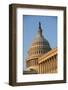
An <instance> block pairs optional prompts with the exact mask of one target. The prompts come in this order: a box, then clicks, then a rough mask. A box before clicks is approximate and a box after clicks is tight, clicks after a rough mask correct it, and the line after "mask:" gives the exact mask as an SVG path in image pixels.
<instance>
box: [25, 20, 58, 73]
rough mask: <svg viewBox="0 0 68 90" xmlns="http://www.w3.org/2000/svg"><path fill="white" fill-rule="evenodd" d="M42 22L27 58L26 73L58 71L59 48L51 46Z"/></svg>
mask: <svg viewBox="0 0 68 90" xmlns="http://www.w3.org/2000/svg"><path fill="white" fill-rule="evenodd" d="M42 31H43V30H42V27H41V23H40V22H39V27H38V31H37V34H36V37H35V39H34V40H33V42H32V45H31V47H30V48H29V50H28V57H27V58H26V67H27V71H26V72H24V74H45V73H57V48H53V49H52V48H51V47H50V44H49V42H48V40H46V39H45V38H44V36H43V34H42Z"/></svg>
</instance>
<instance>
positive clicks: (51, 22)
mask: <svg viewBox="0 0 68 90" xmlns="http://www.w3.org/2000/svg"><path fill="white" fill-rule="evenodd" d="M39 21H40V22H41V26H42V29H43V35H44V37H45V38H46V39H47V40H48V41H49V43H50V46H51V48H55V47H57V16H30V15H24V16H23V22H24V25H23V26H24V28H23V29H24V67H25V58H26V56H27V52H28V49H29V47H30V45H31V42H32V41H33V39H34V38H35V36H36V33H37V31H38V26H39V25H38V24H39Z"/></svg>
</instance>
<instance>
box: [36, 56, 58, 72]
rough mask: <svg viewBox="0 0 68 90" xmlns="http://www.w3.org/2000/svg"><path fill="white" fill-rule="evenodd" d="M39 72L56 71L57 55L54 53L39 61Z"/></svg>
mask: <svg viewBox="0 0 68 90" xmlns="http://www.w3.org/2000/svg"><path fill="white" fill-rule="evenodd" d="M38 72H39V73H40V74H41V73H54V72H57V55H54V56H52V57H50V58H48V59H46V60H44V61H43V62H41V63H39V71H38Z"/></svg>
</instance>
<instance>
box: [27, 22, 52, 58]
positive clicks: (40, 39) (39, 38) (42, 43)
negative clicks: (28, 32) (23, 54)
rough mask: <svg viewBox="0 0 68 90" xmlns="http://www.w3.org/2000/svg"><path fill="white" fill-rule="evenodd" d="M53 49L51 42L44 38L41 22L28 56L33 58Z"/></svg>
mask: <svg viewBox="0 0 68 90" xmlns="http://www.w3.org/2000/svg"><path fill="white" fill-rule="evenodd" d="M49 50H51V47H50V44H49V42H48V41H47V40H46V39H45V38H44V36H43V34H42V27H41V23H40V22H39V27H38V31H37V34H36V37H35V39H34V40H33V42H32V45H31V47H30V48H29V51H28V58H31V59H33V58H34V57H38V56H41V55H42V54H44V53H47V52H48V51H49Z"/></svg>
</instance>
